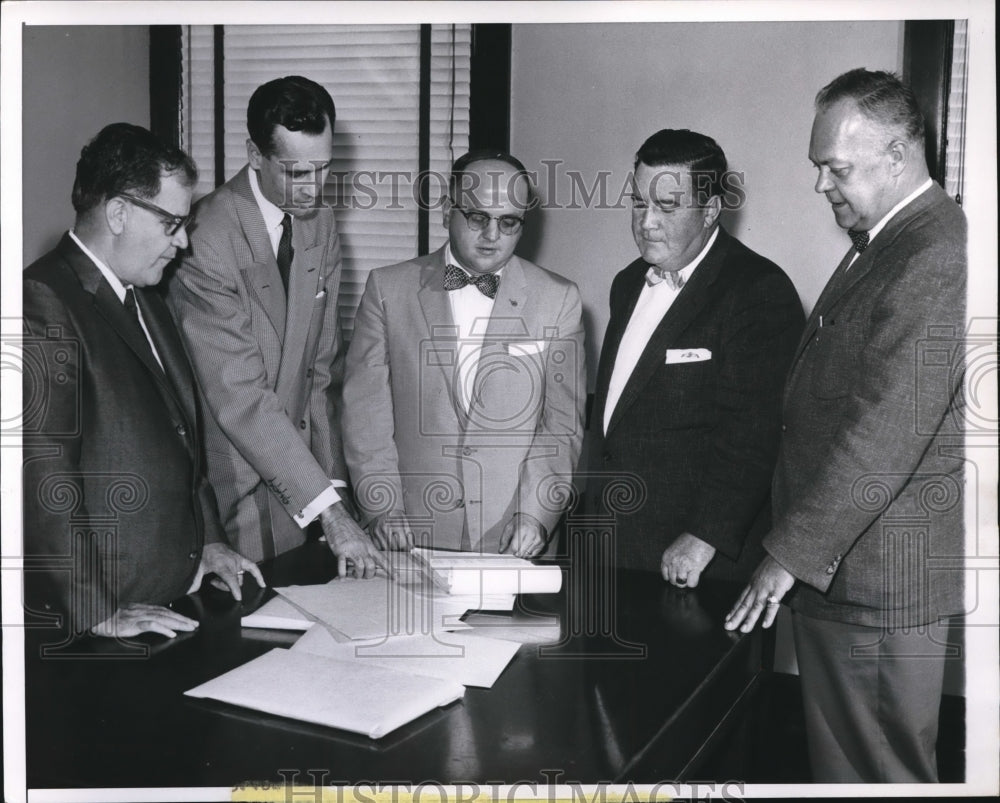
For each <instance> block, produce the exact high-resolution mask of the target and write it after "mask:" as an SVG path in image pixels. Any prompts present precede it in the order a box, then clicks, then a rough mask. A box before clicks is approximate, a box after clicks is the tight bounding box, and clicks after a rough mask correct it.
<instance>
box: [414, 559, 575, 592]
mask: <svg viewBox="0 0 1000 803" xmlns="http://www.w3.org/2000/svg"><path fill="white" fill-rule="evenodd" d="M410 554H411V555H413V557H414V558H415V559H416V560H417V561H418V562H419V563H421V564H423V565H424V566H425V567H426V568H427V570H428V571H429V572H430V574H431V576H432V577H433V579H434V582H435V583H436V584H437V585H439V586H440V587H441V588H443V589H446V590H447V591H448V593H450V594H486V595H490V594H554V593H556V592H557V591H559V589H560V588H562V569H561V568H560V567H558V566H553V565H551V564H549V565H538V564H534V563H532V562H531V561H529V560H525V559H524V558H516V557H514V556H513V555H499V554H491V553H479V552H454V551H449V550H442V549H424V548H422V547H415V548H413V549H412V550H410Z"/></svg>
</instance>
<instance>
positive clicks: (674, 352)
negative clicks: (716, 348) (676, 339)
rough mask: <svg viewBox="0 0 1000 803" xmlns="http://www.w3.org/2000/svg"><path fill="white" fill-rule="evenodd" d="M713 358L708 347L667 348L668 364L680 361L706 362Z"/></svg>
mask: <svg viewBox="0 0 1000 803" xmlns="http://www.w3.org/2000/svg"><path fill="white" fill-rule="evenodd" d="M710 359H712V352H711V351H709V350H708V349H667V360H666V364H667V365H672V364H674V363H679V362H704V361H705V360H710Z"/></svg>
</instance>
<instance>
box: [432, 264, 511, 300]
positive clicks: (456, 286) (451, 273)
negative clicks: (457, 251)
mask: <svg viewBox="0 0 1000 803" xmlns="http://www.w3.org/2000/svg"><path fill="white" fill-rule="evenodd" d="M469 284H474V285H475V286H476V289H478V290H479V292H480V293H482V294H483V295H484V296H486V297H487V298H496V297H497V288H498V287H500V277H499V276H497V275H496V274H495V273H480V274H478V275H476V276H470V275H469V274H468V273H466V272H465V271H464V270H462V269H461V268H460V267H458V265H449V266H448V267H447V269H446V270H445V272H444V289H445V290H461V289H462V288H463V287H465V286H466V285H469Z"/></svg>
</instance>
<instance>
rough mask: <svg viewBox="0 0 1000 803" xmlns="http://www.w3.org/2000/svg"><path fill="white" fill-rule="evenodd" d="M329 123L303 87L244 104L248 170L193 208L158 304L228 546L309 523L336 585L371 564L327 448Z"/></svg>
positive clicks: (258, 542)
mask: <svg viewBox="0 0 1000 803" xmlns="http://www.w3.org/2000/svg"><path fill="white" fill-rule="evenodd" d="M335 118H336V111H335V108H334V104H333V99H332V98H331V97H330V95H329V93H328V92H327V91H326V90H325V89H324V88H323V87H322V86H320V85H319V84H317V83H316V82H314V81H311V80H309V79H308V78H303V77H301V76H288V77H285V78H277V79H275V80H273V81H269V82H267V83H266V84H263V85H262V86H260V87H258V88H257V89H256V90H255V91H254V93H253V95H252V96H251V97H250V102H249V105H248V108H247V128H248V131H249V134H250V137H249V139H248V140H247V158H248V161H249V164H248V165H246V166H245V167H244V168H243V169H242V170H240V171H239V172H238V173H237V174H236V175H235V176H234V177H233V178H232V179H230V180H229V181H227V182H226V183H225V184H224V185H223V186H221V187H219V189H217V190H216V191H215V192H213V193H211V194H210V195H208V196H206V197H205V198H204V199H202V200H201V201H200V202H199V204H198V207H197V225H196V226H195V228H194V229H193V230H192V235H191V248H190V251H189V253H187V254H185V255H184V257H183V259H182V260H181V263H180V265H179V267H178V270H177V274H176V276H175V278H174V280H173V281H172V282H171V283H170V299H171V302H172V304H173V307H174V311H175V314H176V316H177V319H178V323H179V326H180V329H181V332H182V333H183V335H184V338H185V340H186V341H187V345H188V349H189V351H190V353H191V359H192V362H193V363H194V367H195V370H196V372H197V374H198V379H199V384H200V387H201V390H202V394H203V401H204V406H205V409H206V420H207V423H206V442H207V452H208V476H209V479H211V481H212V484H213V485H214V486H215V489H216V494H217V496H218V498H219V508H220V511H221V513H222V521H223V523H224V524H225V526H226V531H227V532H228V533H229V536H230V540H231V541H232V542H233V543H235V544H238V545H239V547H240V549H242V550H243V551H244V552H245V554H247V555H248V556H250V557H251V558H253V559H254V560H258V561H259V560H263V559H266V558H271V557H274V556H275V555H279V554H281V553H282V552H286V551H288V550H289V549H292V548H293V547H295V546H298V545H299V544H301V543H303V542H304V541H305V540H306V528H307V527H308V526H309V524H310V523H312V522H313V521H319V523H320V524H321V526H322V530H323V535H324V536H325V537H326V540H327V543H328V545H329V546H330V549H331V550H332V551H333V553H334V555H336V557H337V559H338V570H339V573H340V574H341V575H344V574H346V573H353V574H355V575H356V576H359V577H372V576H374V574H375V572H376V570H377V569H378V568H384V564H383V561H382V558H381V556H380V555H379V553H378V550H377V549H375V547H374V545H373V544H372V542H371V539H370V538H369V537H368V535H367V534H366V533H365V532H364V531H363V530H361V528H360V527H359V526H358V524H357V523H356V521H355V520H354V518H353V517H352V515H351V513H350V511H349V510H348V508H347V506H346V504H345V501H347V499H348V497H347V490H346V487H345V486H346V484H347V469H346V467H345V465H344V458H343V452H342V448H341V445H340V412H339V409H340V384H341V377H342V371H343V353H342V348H341V337H340V324H339V321H338V317H337V295H338V288H339V283H340V271H341V261H340V240H339V238H338V236H337V228H336V223H335V221H334V217H333V210H332V209H331V208H330V207H329V206H327V205H325V204H324V202H323V185H324V183H325V182H326V179H327V176H328V175H329V173H330V166H331V163H332V161H333V126H334V122H335Z"/></svg>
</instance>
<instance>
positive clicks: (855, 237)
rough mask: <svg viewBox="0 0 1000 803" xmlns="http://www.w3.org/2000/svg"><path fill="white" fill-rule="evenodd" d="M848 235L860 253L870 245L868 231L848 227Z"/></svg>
mask: <svg viewBox="0 0 1000 803" xmlns="http://www.w3.org/2000/svg"><path fill="white" fill-rule="evenodd" d="M847 236H848V237H850V238H851V242H852V243H854V250H855V251H857V252H858V253H859V254H861V253H864V250H865V249H866V248H867V247H868V232H867V231H855V230H854V229H848V230H847Z"/></svg>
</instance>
